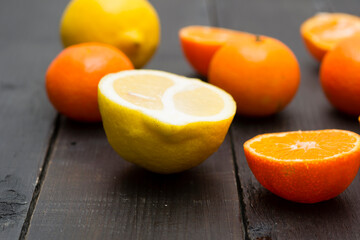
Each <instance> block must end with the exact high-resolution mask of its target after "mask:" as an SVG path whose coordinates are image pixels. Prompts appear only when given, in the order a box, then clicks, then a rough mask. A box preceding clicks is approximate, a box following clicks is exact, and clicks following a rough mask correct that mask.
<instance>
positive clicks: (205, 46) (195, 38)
mask: <svg viewBox="0 0 360 240" xmlns="http://www.w3.org/2000/svg"><path fill="white" fill-rule="evenodd" d="M248 36H251V34H248V33H245V32H240V31H234V30H230V29H225V28H217V27H209V26H187V27H184V28H182V29H180V31H179V38H180V43H181V47H182V49H183V52H184V55H185V57H186V59H187V60H188V62H189V63H190V64H191V66H192V67H193V68H194V69H195V70H196V71H197V72H198V73H199V74H201V75H203V76H207V75H208V71H209V65H210V61H211V59H212V57H213V55H214V54H215V52H216V51H217V50H218V49H219V48H220V47H222V46H223V45H224V44H227V43H229V42H232V41H239V40H241V39H242V38H246V37H248Z"/></svg>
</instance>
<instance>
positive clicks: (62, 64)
mask: <svg viewBox="0 0 360 240" xmlns="http://www.w3.org/2000/svg"><path fill="white" fill-rule="evenodd" d="M133 68H134V67H133V65H132V63H131V61H130V60H129V59H128V57H127V56H126V55H125V54H124V53H122V52H121V51H120V50H119V49H117V48H115V47H113V46H111V45H107V44H102V43H82V44H77V45H73V46H71V47H68V48H66V49H64V50H63V51H62V52H61V53H60V54H59V55H58V56H57V57H56V58H55V59H54V60H53V61H52V62H51V64H50V66H49V68H48V70H47V72H46V91H47V94H48V97H49V99H50V102H51V103H52V105H53V106H54V107H55V108H56V110H58V111H59V112H60V113H62V114H64V115H66V116H67V117H69V118H72V119H74V120H77V121H86V122H96V121H101V116H100V112H99V108H98V102H97V86H98V83H99V81H100V79H101V78H102V77H103V76H105V75H106V74H108V73H113V72H119V71H121V70H126V69H133Z"/></svg>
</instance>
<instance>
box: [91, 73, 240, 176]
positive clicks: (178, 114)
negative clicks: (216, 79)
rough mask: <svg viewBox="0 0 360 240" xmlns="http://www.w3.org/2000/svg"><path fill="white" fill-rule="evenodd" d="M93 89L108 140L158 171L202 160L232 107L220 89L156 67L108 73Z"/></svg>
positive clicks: (216, 141)
mask: <svg viewBox="0 0 360 240" xmlns="http://www.w3.org/2000/svg"><path fill="white" fill-rule="evenodd" d="M98 89H99V94H98V96H99V107H100V113H101V116H102V119H103V124H104V129H105V132H106V135H107V137H108V140H109V143H110V144H111V145H112V147H113V148H114V149H115V150H116V151H117V152H118V153H119V155H120V156H122V157H123V158H124V159H125V160H127V161H130V162H133V163H135V164H137V165H139V166H142V167H144V168H146V169H148V170H151V171H154V172H159V173H173V172H180V171H183V170H186V169H189V168H191V167H194V166H196V165H198V164H200V163H201V162H202V161H204V160H205V159H206V158H208V157H209V156H210V155H211V154H212V153H213V152H215V151H216V150H217V148H218V147H219V146H220V145H221V143H222V142H223V140H224V138H225V135H226V133H227V131H228V128H229V126H230V123H231V121H232V119H233V117H234V115H235V111H236V105H235V102H234V100H233V99H232V97H231V96H230V95H229V94H228V93H226V92H225V91H223V90H221V89H219V88H217V87H215V86H212V85H210V84H208V83H205V82H202V81H200V80H197V79H189V78H186V77H182V76H178V75H175V74H171V73H166V72H161V71H154V70H133V71H123V72H120V73H115V74H109V75H107V76H105V77H104V78H103V79H102V80H101V81H100V83H99V88H98Z"/></svg>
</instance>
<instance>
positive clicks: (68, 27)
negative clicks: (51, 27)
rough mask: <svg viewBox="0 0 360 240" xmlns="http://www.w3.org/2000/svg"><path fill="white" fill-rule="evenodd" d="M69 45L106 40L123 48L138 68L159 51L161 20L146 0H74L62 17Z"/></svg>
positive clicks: (65, 38)
mask: <svg viewBox="0 0 360 240" xmlns="http://www.w3.org/2000/svg"><path fill="white" fill-rule="evenodd" d="M60 31H61V39H62V42H63V44H64V46H65V47H67V46H70V45H73V44H77V43H81V42H102V43H107V44H111V45H114V46H115V47H118V48H119V49H120V50H121V51H123V52H124V53H125V54H126V55H127V56H128V57H129V58H130V59H131V61H132V62H133V64H134V66H135V67H136V68H141V67H143V66H144V65H145V64H146V63H147V62H148V61H149V60H150V58H151V57H152V56H153V54H154V53H155V51H156V49H157V46H158V44H159V39H160V23H159V19H158V16H157V13H156V11H155V9H154V8H153V7H152V5H151V4H150V2H149V1H144V0H72V1H71V2H70V3H69V5H68V6H67V8H66V10H65V12H64V14H63V16H62V20H61V29H60Z"/></svg>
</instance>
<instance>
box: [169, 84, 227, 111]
mask: <svg viewBox="0 0 360 240" xmlns="http://www.w3.org/2000/svg"><path fill="white" fill-rule="evenodd" d="M174 103H175V107H176V109H177V110H179V111H181V112H183V113H185V114H188V115H193V116H201V117H202V116H212V115H216V114H219V113H220V112H221V110H222V109H223V108H224V101H223V100H222V98H221V97H219V96H218V94H217V93H215V92H214V91H212V90H210V89H208V88H205V87H198V88H195V89H191V90H184V91H182V92H179V93H176V94H175V96H174Z"/></svg>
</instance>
